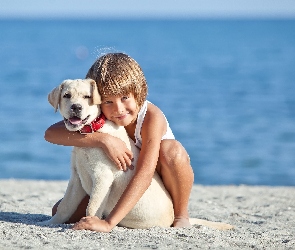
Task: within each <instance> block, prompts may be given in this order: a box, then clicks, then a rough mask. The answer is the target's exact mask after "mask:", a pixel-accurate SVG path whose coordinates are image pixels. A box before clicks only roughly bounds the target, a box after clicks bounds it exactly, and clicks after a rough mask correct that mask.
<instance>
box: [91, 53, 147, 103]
mask: <svg viewBox="0 0 295 250" xmlns="http://www.w3.org/2000/svg"><path fill="white" fill-rule="evenodd" d="M86 78H91V79H93V80H94V81H95V82H96V84H97V88H98V91H99V93H100V95H101V96H102V97H104V96H108V95H116V96H119V95H128V94H130V93H132V94H133V95H134V98H135V100H136V102H137V105H138V106H139V107H141V106H142V105H143V103H144V101H145V100H146V97H147V90H148V87H147V82H146V79H145V77H144V74H143V72H142V69H141V68H140V66H139V64H138V63H137V62H136V61H135V60H134V59H133V58H131V57H130V56H128V55H126V54H123V53H108V54H106V55H103V56H101V57H100V58H98V59H97V60H96V61H95V62H94V64H93V65H92V66H91V68H90V69H89V71H88V73H87V75H86Z"/></svg>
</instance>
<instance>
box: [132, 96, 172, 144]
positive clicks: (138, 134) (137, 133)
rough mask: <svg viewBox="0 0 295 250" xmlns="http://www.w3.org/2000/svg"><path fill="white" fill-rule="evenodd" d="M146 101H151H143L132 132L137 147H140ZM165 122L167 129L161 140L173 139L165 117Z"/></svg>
mask: <svg viewBox="0 0 295 250" xmlns="http://www.w3.org/2000/svg"><path fill="white" fill-rule="evenodd" d="M148 103H151V102H149V101H145V102H144V104H143V105H142V107H141V109H140V110H139V112H138V115H137V123H136V128H135V132H134V137H135V145H136V146H137V147H139V148H141V144H142V138H141V128H142V124H143V121H144V117H145V115H146V111H147V106H148ZM163 115H164V114H163ZM164 117H165V115H164ZM165 119H166V117H165ZM166 123H167V131H166V133H165V135H163V137H162V140H164V139H175V137H174V135H173V133H172V130H171V128H170V126H169V123H168V121H167V119H166Z"/></svg>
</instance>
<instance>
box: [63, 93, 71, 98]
mask: <svg viewBox="0 0 295 250" xmlns="http://www.w3.org/2000/svg"><path fill="white" fill-rule="evenodd" d="M63 98H71V94H69V93H65V94H64V96H63Z"/></svg>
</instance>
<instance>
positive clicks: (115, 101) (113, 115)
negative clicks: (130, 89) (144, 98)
mask: <svg viewBox="0 0 295 250" xmlns="http://www.w3.org/2000/svg"><path fill="white" fill-rule="evenodd" d="M101 110H102V112H103V113H104V115H105V116H106V118H107V119H108V120H110V121H112V122H114V123H115V124H117V125H118V126H124V127H125V126H128V125H129V124H131V123H133V122H135V121H136V118H137V114H138V112H139V108H138V105H137V103H136V101H135V98H134V96H133V94H129V95H127V96H105V97H103V98H102V103H101Z"/></svg>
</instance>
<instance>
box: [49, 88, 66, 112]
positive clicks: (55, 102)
mask: <svg viewBox="0 0 295 250" xmlns="http://www.w3.org/2000/svg"><path fill="white" fill-rule="evenodd" d="M62 87H63V83H61V84H60V85H59V86H58V87H56V88H54V89H53V90H52V91H51V92H50V93H49V94H48V102H49V103H50V104H51V105H52V106H53V107H54V109H55V112H56V111H57V110H58V106H59V102H60V95H61V90H62Z"/></svg>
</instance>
